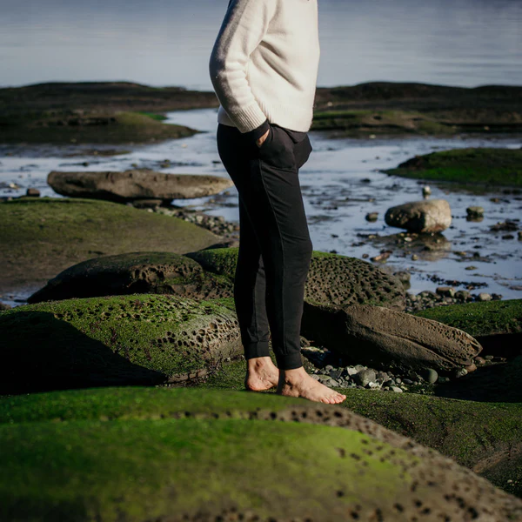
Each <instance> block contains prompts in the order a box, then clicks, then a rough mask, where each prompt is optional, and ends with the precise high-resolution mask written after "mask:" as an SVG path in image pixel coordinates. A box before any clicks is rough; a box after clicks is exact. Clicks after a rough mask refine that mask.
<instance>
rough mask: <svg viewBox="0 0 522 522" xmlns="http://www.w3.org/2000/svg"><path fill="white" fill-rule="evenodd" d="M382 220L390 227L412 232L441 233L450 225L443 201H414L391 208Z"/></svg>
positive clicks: (449, 210) (448, 214)
mask: <svg viewBox="0 0 522 522" xmlns="http://www.w3.org/2000/svg"><path fill="white" fill-rule="evenodd" d="M384 220H385V221H386V224H387V225H389V226H391V227H398V228H404V229H406V230H410V231H412V232H420V233H424V232H441V231H442V230H446V229H447V228H448V227H449V226H450V225H451V209H450V206H449V203H448V202H447V201H446V200H445V199H431V200H424V201H415V202H412V203H405V204H404V205H398V206H396V207H391V208H390V209H388V211H387V212H386V214H385V216H384Z"/></svg>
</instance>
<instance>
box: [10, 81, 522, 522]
mask: <svg viewBox="0 0 522 522" xmlns="http://www.w3.org/2000/svg"><path fill="white" fill-rule="evenodd" d="M67 85H68V84H63V85H62V88H64V89H67V88H68V86H67ZM91 87H92V88H93V91H92V99H91V100H90V101H91V102H92V103H94V99H95V96H94V94H95V93H96V92H97V89H99V88H101V84H95V85H91ZM126 87H129V86H128V85H119V87H118V88H122V89H123V91H121V90H120V91H119V94H118V95H117V96H116V95H115V99H118V96H122V92H125V89H126ZM366 87H369V86H366ZM133 88H135V89H136V93H140V92H141V94H143V89H142V88H141V87H139V86H134V87H133ZM387 89H391V91H389V90H387ZM412 89H413V87H412ZM435 90H436V89H435V88H433V89H432V90H431V91H430V92H431V94H430V95H429V96H428V95H426V96H425V95H424V94H423V93H422V90H419V89H418V88H417V87H415V89H413V91H412V92H411V93H409V94H410V95H412V96H413V95H415V96H417V97H418V100H417V101H418V102H419V103H420V101H421V100H423V102H422V103H424V104H425V105H424V110H428V108H429V107H430V106H431V107H432V108H433V107H434V106H436V105H437V103H440V101H441V98H437V97H436V96H435V98H433V96H434V92H435ZM363 91H364V99H362V98H361V100H360V102H361V104H362V103H367V102H368V100H372V99H375V100H377V101H378V100H379V99H380V98H379V96H380V97H381V98H383V99H384V97H385V96H390V99H393V97H394V96H396V95H397V93H395V94H393V93H394V91H393V89H392V86H391V85H390V84H387V85H386V86H385V85H382V84H379V89H377V91H374V90H372V89H369V90H368V89H366V90H363ZM470 91H474V92H473V93H472V94H470ZM507 91H508V90H507V89H506V90H505V91H502V93H501V92H500V91H498V90H496V91H495V90H494V92H493V91H491V92H490V91H488V90H487V89H486V90H483V91H481V92H477V91H476V90H463V92H460V93H456V92H454V93H453V94H452V93H449V92H447V91H444V90H440V91H437V92H438V94H437V96H440V97H442V96H443V95H451V96H453V95H455V97H456V98H455V99H458V101H459V103H460V102H463V100H464V98H465V97H466V96H468V95H469V96H471V95H472V96H475V97H478V98H481V97H483V98H484V99H483V102H484V103H486V102H487V101H488V96H490V99H489V101H490V102H492V105H495V104H497V105H495V106H496V107H497V108H499V107H500V106H501V105H502V104H501V103H500V102H499V101H498V100H499V99H500V98H502V97H503V96H504V97H505V99H506V100H508V99H509V96H510V94H509V93H508V92H507ZM115 92H118V89H116V91H115ZM357 92H358V91H357V90H348V91H346V93H348V94H350V96H355V98H354V99H356V94H357ZM342 93H343V91H342V89H341V90H336V89H331V90H329V93H328V96H330V98H329V97H328V96H326V94H325V96H323V95H321V96H320V97H319V103H320V104H326V107H327V108H328V107H333V106H334V104H336V103H339V104H341V101H342V97H343V96H344V95H343V94H342ZM488 93H489V94H488ZM4 94H5V93H4ZM26 94H27V93H26ZM167 94H168V93H167ZM170 94H171V95H172V96H173V97H176V96H178V94H179V96H180V97H183V96H185V101H186V100H187V99H190V94H187V93H177V94H176V93H174V92H173V93H170ZM323 94H324V93H323ZM27 96H29V94H27ZM195 96H196V97H197V95H195ZM415 96H414V97H415ZM430 96H431V98H430ZM451 96H450V97H451ZM372 97H374V98H372ZM0 98H1V96H0ZM478 98H477V99H478ZM4 99H5V98H4ZM88 99H89V98H88V97H87V98H84V99H83V100H80V101H77V103H78V104H80V105H84V104H85V103H86V100H87V101H88ZM129 99H130V98H129ZM502 99H504V98H502ZM332 100H333V101H332ZM492 100H496V101H494V102H493V101H492ZM200 101H201V103H206V102H204V101H202V100H200ZM475 101H476V100H475ZM330 102H331V103H332V105H329V103H330ZM395 102H397V103H398V101H397V100H395ZM31 103H33V104H36V105H38V104H39V103H40V97H39V96H35V98H34V99H33V100H32V101H31ZM75 103H76V102H75ZM120 103H121V104H122V105H125V103H128V100H127V101H123V98H122V99H120ZM161 103H165V104H168V103H169V101H168V99H167V98H165V99H163V101H162V102H161ZM187 103H189V102H187ZM383 103H384V104H387V103H388V102H385V101H383ZM390 103H391V102H390ZM401 103H402V104H403V106H402V109H401V110H406V109H407V108H408V107H409V106H410V105H409V104H412V103H413V102H412V98H411V97H410V98H407V99H404V100H402V102H401ZM448 103H449V102H448ZM506 103H507V102H506ZM430 104H431V105H430ZM116 105H117V104H116ZM116 105H115V106H116ZM158 105H160V104H158ZM378 105H379V103H377V102H376V106H378ZM340 106H341V105H340ZM157 108H158V107H157ZM149 109H150V108H149ZM342 110H346V107H345V109H342ZM349 110H352V109H349ZM408 110H409V109H408ZM416 110H417V109H416ZM455 110H457V108H455ZM53 117H54V116H53ZM146 117H147V118H150V116H146ZM345 117H346V114H345V115H344V116H343V118H345ZM320 120H321V118H319V119H318V121H320ZM323 121H324V120H323ZM376 121H381V122H382V121H383V120H378V119H377V120H376ZM343 125H344V123H343V122H342V121H341V122H340V123H339V128H342V127H343ZM382 128H383V129H385V128H386V126H385V125H383V127H382ZM463 128H464V127H463ZM514 128H515V127H513V128H512V129H511V130H513V129H514ZM368 129H369V127H368V125H367V122H365V123H364V125H363V126H360V130H361V134H360V135H361V136H362V135H364V133H365V132H367V131H368ZM21 132H22V131H21ZM415 132H416V131H415ZM459 132H460V130H459ZM55 136H57V134H55ZM63 136H65V134H64V135H63ZM422 161H424V160H422ZM429 161H432V160H431V158H430V160H429ZM516 161H517V162H518V159H517V160H516ZM423 165H424V164H423ZM510 165H511V164H510ZM517 165H518V163H517ZM439 167H440V165H439V164H437V169H438V172H439V175H440V176H442V177H444V175H445V174H444V173H443V174H440V172H442V171H444V169H447V171H451V172H454V170H452V169H453V164H451V162H449V163H447V164H444V165H443V168H439ZM511 168H512V166H509V167H508V170H509V169H511ZM514 168H515V169H516V168H518V167H514ZM428 170H429V169H428ZM444 172H446V171H444ZM506 172H507V171H506ZM463 173H464V174H463ZM412 175H414V174H412ZM458 175H459V176H462V177H466V174H465V169H463V170H461V171H459V173H458ZM169 176H171V177H169ZM419 177H421V176H419ZM515 177H516V176H515ZM216 178H217V177H216V176H205V177H201V176H197V175H194V176H191V175H190V176H186V177H181V176H173V175H167V174H163V173H158V172H155V171H152V170H150V169H137V168H136V169H132V170H129V171H125V172H116V171H101V170H100V171H97V172H91V173H89V174H85V173H82V172H76V171H66V172H62V173H60V172H55V173H54V174H53V176H51V177H50V180H49V181H50V182H52V184H54V187H56V189H55V190H57V191H59V192H60V193H62V194H63V195H64V196H65V197H61V198H56V197H55V198H50V197H44V198H41V197H39V193H38V191H35V189H31V192H29V190H28V192H27V194H26V195H25V196H22V197H8V198H5V199H4V200H2V201H1V202H0V221H1V222H2V225H3V226H2V227H1V229H0V241H1V243H2V245H3V247H4V248H2V249H1V250H0V263H1V265H2V267H3V269H2V271H1V272H0V289H1V291H2V296H4V295H8V294H9V292H10V291H12V290H13V289H15V288H20V287H24V288H29V287H31V288H33V289H34V291H33V292H32V293H31V295H30V296H28V298H27V303H21V304H20V306H15V307H10V306H8V305H2V303H0V331H1V332H2V335H1V336H0V350H1V353H2V355H3V357H4V360H6V361H9V364H7V365H3V366H1V367H0V455H1V458H2V463H3V465H2V467H1V470H0V519H2V520H4V519H5V520H15V519H16V520H18V519H20V520H23V519H27V520H28V519H37V518H38V516H39V515H40V514H41V513H42V512H45V513H47V514H48V519H49V520H58V519H71V518H74V519H75V520H100V521H111V522H113V521H115V520H127V521H129V522H130V521H136V522H139V521H141V522H142V521H144V520H158V521H159V520H172V521H173V522H174V521H178V520H179V521H180V522H181V521H182V520H184V521H186V520H194V521H196V520H197V521H199V522H202V521H204V520H208V521H209V522H210V521H211V520H212V521H215V520H223V521H225V520H229V521H232V520H251V521H254V520H281V521H283V520H288V521H290V520H297V519H299V520H301V519H302V520H304V519H305V518H308V519H310V520H321V521H323V520H324V521H329V520H332V521H334V520H344V519H346V518H347V517H349V518H350V519H352V520H361V521H365V522H375V521H377V520H387V521H391V522H402V521H404V520H416V519H418V520H421V519H422V520H425V521H426V522H428V521H430V520H433V521H435V520H479V521H480V520H483V521H484V522H486V521H487V522H505V521H507V520H522V501H521V499H520V497H522V473H521V469H522V460H521V455H522V451H521V448H522V442H521V437H520V418H521V415H522V411H521V407H522V406H521V405H522V393H521V388H520V386H519V383H520V379H521V378H522V352H521V348H520V347H521V346H522V343H521V340H522V326H521V325H522V300H520V299H510V300H504V299H503V298H502V296H501V295H497V294H494V293H488V292H485V291H484V290H483V288H482V287H481V286H480V284H478V283H474V284H472V283H470V284H464V282H461V281H452V280H451V279H447V280H441V281H440V282H439V283H437V284H439V285H440V286H439V287H438V288H437V289H436V291H429V290H424V291H420V292H416V293H410V292H409V291H408V289H409V273H408V272H407V271H404V270H400V271H398V270H396V269H394V268H393V267H391V266H390V267H388V266H387V264H386V261H387V259H388V258H389V257H390V255H391V254H392V249H401V252H402V255H404V256H408V257H411V259H412V260H413V259H414V256H417V259H418V257H421V256H425V255H433V256H435V257H436V256H437V255H438V252H440V250H441V249H444V248H446V243H447V242H445V241H444V235H443V233H444V232H445V231H447V230H448V229H450V228H451V227H452V226H454V222H453V219H454V216H453V215H452V209H451V208H450V205H449V204H448V202H447V201H445V200H444V199H443V198H433V199H430V192H429V190H428V189H427V187H426V186H424V190H423V193H422V194H423V199H421V198H420V197H419V198H412V201H409V202H408V203H406V204H400V205H397V204H395V205H393V206H390V207H389V208H388V211H387V212H386V213H384V212H382V213H380V214H379V213H375V214H377V215H374V216H371V217H370V216H368V222H371V223H378V222H379V220H380V216H381V215H382V216H384V217H383V219H384V222H385V223H386V224H387V226H392V227H396V228H397V229H398V230H401V232H397V234H392V236H391V237H386V238H384V237H383V238H380V237H378V234H372V235H373V236H374V237H373V238H370V237H369V235H370V234H368V237H365V239H366V240H368V241H370V240H371V241H375V242H376V244H378V242H379V241H380V240H382V241H384V242H387V243H385V244H384V248H382V250H381V252H380V253H379V254H378V255H376V256H374V257H371V258H370V256H369V255H366V256H363V258H362V259H359V258H356V257H349V256H344V255H339V254H337V253H336V252H321V251H314V252H313V255H312V261H311V265H310V270H309V274H308V278H307V282H306V288H305V302H304V312H303V321H302V325H301V348H302V350H301V351H302V361H303V365H304V366H305V368H306V369H307V371H308V372H309V373H310V374H312V375H313V377H314V378H315V379H317V380H319V381H320V382H323V383H325V384H327V385H328V386H331V387H334V388H336V389H338V390H339V391H342V392H343V393H344V394H345V395H346V396H347V399H346V401H345V402H344V403H342V404H341V405H339V406H329V405H322V404H317V403H313V404H312V403H310V402H308V401H304V400H302V399H292V398H288V397H279V396H275V394H274V390H273V389H272V390H269V391H267V392H266V393H244V376H245V361H244V357H243V354H242V343H241V339H240V331H239V325H238V320H237V314H236V310H235V304H234V299H233V279H234V273H235V269H236V264H237V258H238V248H237V247H238V238H239V230H238V225H237V223H235V222H227V221H226V220H225V219H223V218H222V217H219V216H211V215H209V214H205V213H204V212H200V211H193V210H190V209H189V208H184V207H177V206H173V205H171V204H170V202H169V201H170V200H171V198H173V197H179V198H192V197H196V196H201V194H202V193H204V194H205V195H211V194H216V193H218V192H219V191H222V190H224V189H225V188H226V187H227V184H226V183H225V181H226V180H223V179H216ZM513 179H514V178H513ZM129 180H131V181H129ZM158 180H159V182H158ZM483 181H484V180H483ZM156 182H157V183H156ZM485 182H486V183H487V182H488V181H487V180H486V181H485ZM510 190H511V189H510ZM200 191H203V192H200ZM78 196H80V197H78ZM469 210H470V211H469V212H468V216H469V217H470V219H473V220H475V219H480V217H481V214H483V212H482V213H481V212H480V209H479V208H471V207H470V209H469ZM498 229H499V230H498V232H499V233H501V234H510V235H513V238H514V237H515V234H517V233H519V232H520V222H519V221H517V218H515V219H510V220H506V221H505V222H504V224H502V223H499V224H498ZM508 229H509V230H508ZM448 231H449V230H448ZM496 232H497V231H496ZM361 237H362V236H361ZM506 241H507V240H506ZM391 245H393V246H391ZM381 246H383V245H381ZM474 253H476V254H478V256H475V257H474V256H473V253H469V252H468V253H466V252H461V254H462V257H463V258H464V259H469V260H473V259H475V260H477V259H479V258H480V254H479V253H478V252H474ZM462 287H464V288H462ZM1 300H2V297H0V301H1ZM270 349H271V356H272V357H273V350H272V345H271V342H270ZM456 399H458V400H456ZM296 440H299V444H298V445H296V444H295V441H296ZM6 448H7V450H6ZM21 464H22V465H21ZM283 468H284V469H286V470H287V472H286V474H285V476H286V478H287V485H286V486H284V487H285V488H287V489H284V490H282V489H281V487H282V486H281V484H280V483H278V480H279V478H280V471H277V472H275V471H274V470H280V469H283ZM49 470H58V471H59V473H55V472H49ZM216 477H219V480H216ZM354 477H356V478H357V480H354ZM376 491H378V492H379V494H378V495H376V494H375V492H376ZM64 495H66V496H67V498H66V500H64ZM20 498H23V503H21V502H20V501H19V500H18V499H20ZM260 499H261V500H260Z"/></svg>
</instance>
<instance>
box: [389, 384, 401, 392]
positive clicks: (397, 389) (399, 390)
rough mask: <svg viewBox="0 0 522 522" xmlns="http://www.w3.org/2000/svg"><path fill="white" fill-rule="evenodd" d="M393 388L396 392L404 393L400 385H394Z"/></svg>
mask: <svg viewBox="0 0 522 522" xmlns="http://www.w3.org/2000/svg"><path fill="white" fill-rule="evenodd" d="M391 390H392V391H394V392H395V393H402V390H401V389H400V388H399V387H398V386H392V387H391Z"/></svg>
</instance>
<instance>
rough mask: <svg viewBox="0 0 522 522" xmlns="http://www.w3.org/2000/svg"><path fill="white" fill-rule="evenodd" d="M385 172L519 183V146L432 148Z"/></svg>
mask: <svg viewBox="0 0 522 522" xmlns="http://www.w3.org/2000/svg"><path fill="white" fill-rule="evenodd" d="M384 172H387V173H388V174H393V175H395V176H401V177H404V178H414V179H426V180H435V181H437V180H439V181H453V182H459V183H464V184H468V183H471V184H473V183H478V184H483V185H492V186H513V187H522V149H503V148H499V147H491V148H480V147H477V148H473V147H470V148H465V149H454V150H446V151H439V152H431V153H430V154H424V155H422V156H415V157H413V158H410V159H409V160H407V161H405V162H403V163H401V164H400V165H399V166H398V167H397V168H395V169H388V170H385V171H384Z"/></svg>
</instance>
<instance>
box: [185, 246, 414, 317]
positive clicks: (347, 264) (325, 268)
mask: <svg viewBox="0 0 522 522" xmlns="http://www.w3.org/2000/svg"><path fill="white" fill-rule="evenodd" d="M238 251H239V249H238V248H213V249H209V250H200V251H199V252H190V253H188V254H185V255H186V256H188V257H190V258H191V259H194V260H196V261H197V262H198V263H200V264H201V265H202V266H203V268H205V269H206V270H208V271H211V272H214V273H216V274H221V275H226V276H228V277H230V278H233V277H234V272H235V268H236V264H237V255H238ZM404 297H405V292H404V287H403V286H402V283H401V282H400V280H399V279H397V278H396V277H394V276H392V275H390V274H387V273H385V272H384V271H382V270H380V269H379V268H377V267H376V266H374V265H372V264H371V263H368V262H366V261H362V260H360V259H356V258H353V257H347V256H341V255H338V254H330V253H326V252H318V251H314V252H313V254H312V260H311V262H310V269H309V271H308V277H307V281H306V286H305V302H308V303H311V304H312V303H315V304H319V305H328V306H346V305H350V304H355V303H366V304H379V305H382V306H387V307H389V308H398V309H401V310H402V309H403V308H404Z"/></svg>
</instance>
